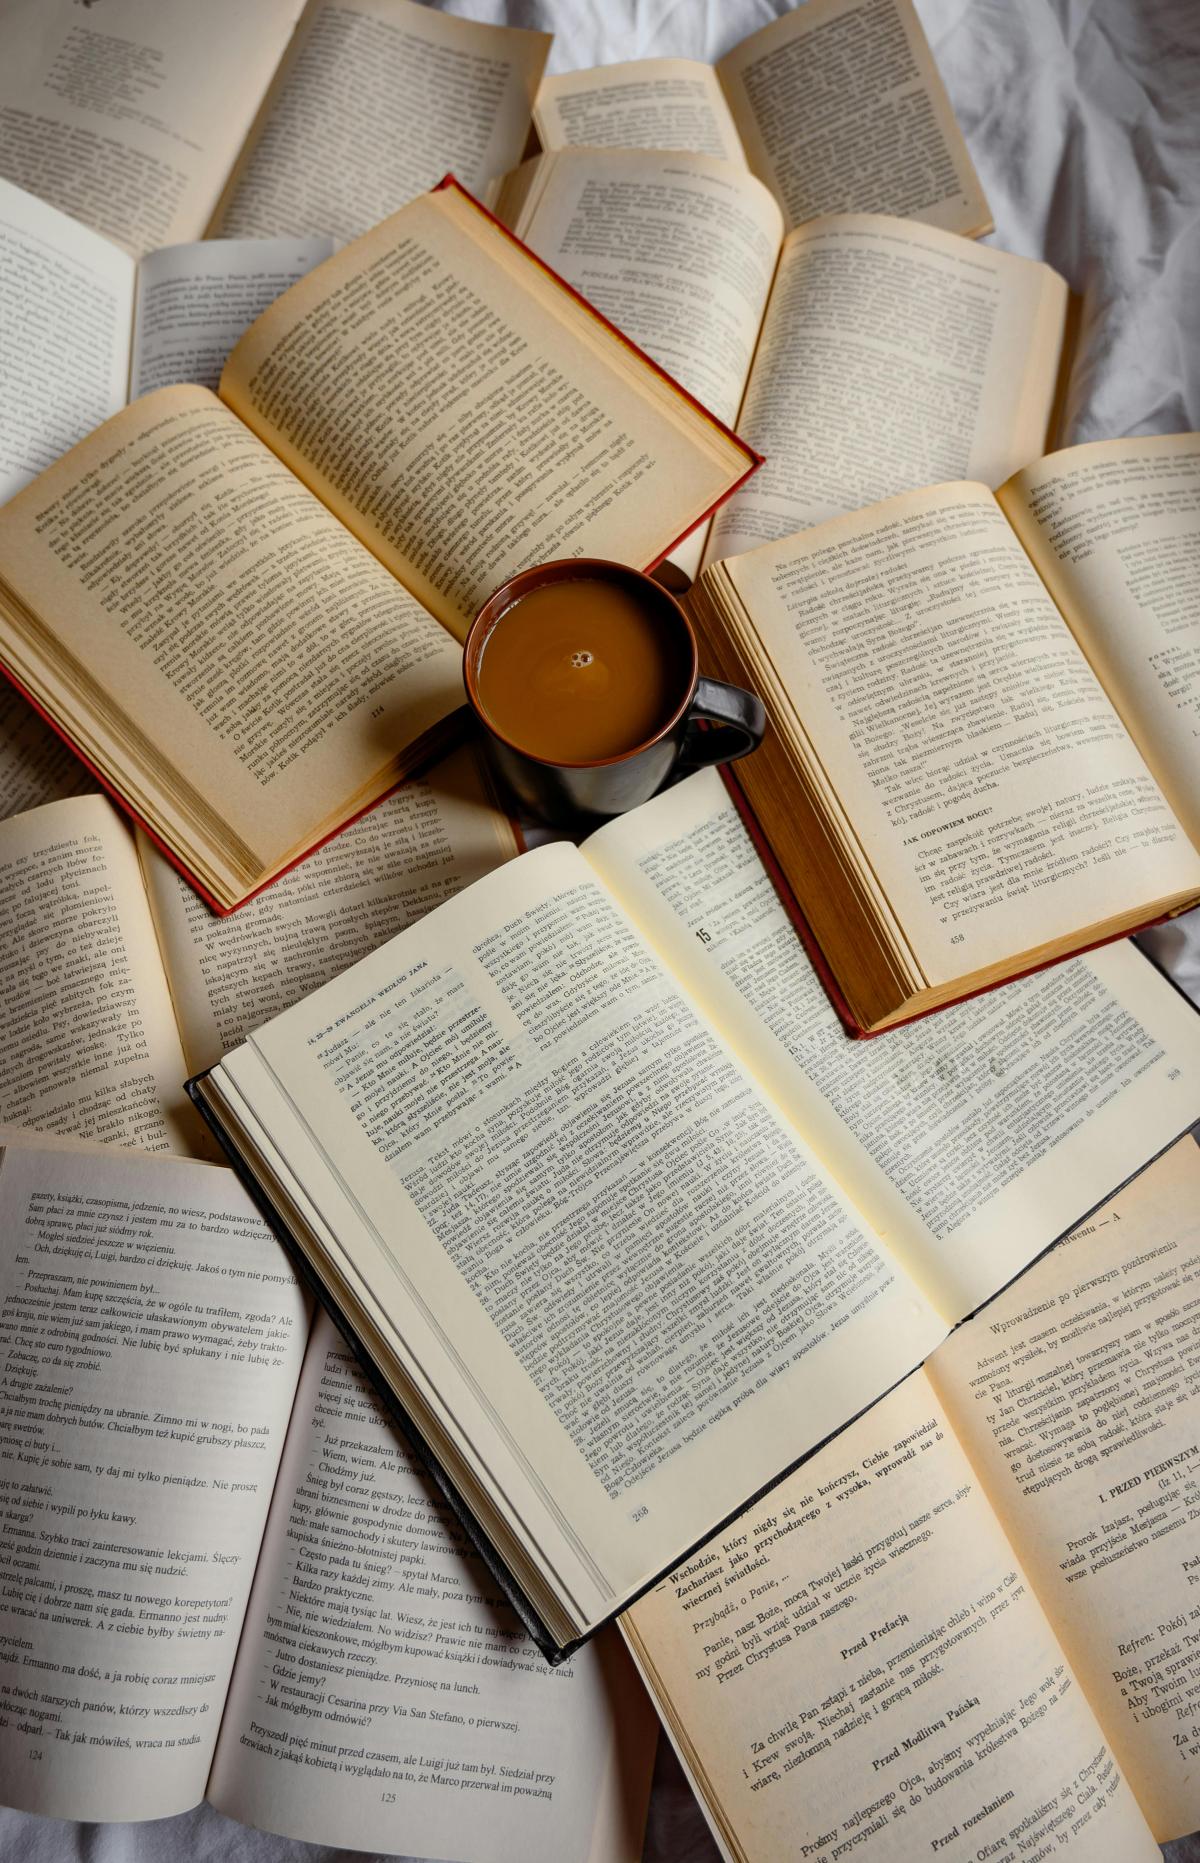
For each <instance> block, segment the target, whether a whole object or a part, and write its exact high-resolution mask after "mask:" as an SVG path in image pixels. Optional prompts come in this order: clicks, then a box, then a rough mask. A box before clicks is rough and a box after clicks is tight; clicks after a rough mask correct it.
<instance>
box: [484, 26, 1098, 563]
mask: <svg viewBox="0 0 1200 1863" xmlns="http://www.w3.org/2000/svg"><path fill="white" fill-rule="evenodd" d="M810 11H812V6H811V0H810V4H809V5H808V6H804V7H799V8H797V10H796V11H795V12H794V13H791V14H789V15H788V16H787V20H786V21H781V22H780V23H781V24H790V22H792V21H803V20H804V19H805V17H806V15H807V14H808V13H809V12H810ZM844 200H845V195H844V193H843V192H842V191H841V190H837V189H830V190H829V192H828V193H826V194H825V195H823V196H822V197H821V198H819V199H817V200H815V201H814V202H813V204H812V208H811V214H812V216H813V217H811V218H809V217H806V218H805V220H804V222H803V224H801V225H799V226H796V227H794V228H793V230H792V231H791V232H789V231H788V230H787V221H786V219H785V217H784V215H783V213H782V211H781V209H780V206H779V204H778V202H777V201H776V200H775V199H774V198H773V196H772V195H771V194H770V193H769V191H768V190H767V188H765V187H764V186H763V184H762V182H761V181H759V180H758V179H757V178H756V177H755V176H754V175H752V174H751V173H750V172H749V170H748V169H745V168H741V167H739V166H737V165H736V164H734V163H732V162H728V161H722V160H720V159H719V158H718V157H715V156H711V155H696V154H687V153H684V152H682V151H679V150H670V151H667V150H659V151H653V150H637V149H607V148H606V149H589V148H579V149H576V148H570V149H561V150H558V151H557V152H555V153H553V154H546V155H540V156H537V157H535V158H533V159H532V160H530V161H528V162H525V163H523V164H522V166H521V167H520V168H518V169H517V170H515V171H514V173H512V174H511V175H508V176H507V177H506V178H505V179H504V181H503V183H502V184H501V185H500V186H499V187H498V188H497V189H496V190H495V191H494V202H493V204H494V206H495V210H496V212H497V213H498V214H499V216H500V218H501V219H502V220H504V222H505V223H506V225H508V226H511V227H512V229H513V231H514V232H515V233H517V234H518V235H519V237H520V238H521V239H523V240H524V241H525V242H526V243H527V244H528V245H530V246H531V247H532V248H533V250H534V251H535V252H537V253H539V254H540V256H541V257H542V258H543V259H545V260H546V261H547V262H548V263H549V264H550V265H553V266H554V268H555V270H556V271H558V272H560V273H561V274H562V276H563V277H564V278H566V279H568V280H569V282H570V283H571V284H573V285H574V286H575V287H576V288H577V289H578V290H580V291H582V292H583V293H584V295H585V296H586V297H587V298H588V299H589V301H590V302H591V303H593V304H596V305H597V306H598V307H599V308H600V309H602V310H603V311H604V313H605V315H606V316H609V317H611V318H612V319H613V321H614V323H616V324H618V325H619V326H620V328H621V329H622V330H624V331H625V332H626V333H627V335H629V336H632V337H633V338H634V339H635V341H636V342H638V343H640V344H641V346H642V348H643V349H645V350H646V351H647V353H648V354H649V355H651V356H653V357H654V359H655V361H656V362H660V363H662V365H663V367H664V368H666V369H668V370H669V371H670V373H671V374H672V375H673V376H675V377H676V379H677V380H678V381H680V382H682V383H683V385H684V386H685V387H686V388H690V389H691V391H692V393H693V394H695V395H697V396H698V397H699V398H700V400H701V401H702V402H703V403H704V405H705V407H707V408H711V409H712V411H713V413H714V414H717V415H719V416H720V417H721V419H723V420H727V421H729V422H730V423H731V424H732V425H734V426H735V427H736V428H737V431H738V432H739V433H740V434H741V435H742V437H743V439H745V440H747V441H748V442H749V443H750V444H751V445H752V446H754V447H755V448H756V450H757V451H758V452H760V453H762V454H764V455H765V457H766V464H765V465H764V466H763V468H762V470H761V471H760V472H757V473H756V474H755V475H754V477H753V479H751V480H749V481H748V482H747V484H746V485H745V486H743V487H742V488H741V489H740V490H739V491H738V492H736V493H735V494H734V495H733V497H732V498H730V499H729V500H728V502H727V503H726V504H724V505H723V506H722V507H721V509H720V511H719V512H718V513H717V514H716V516H715V517H714V519H713V521H712V523H711V525H710V526H709V528H708V532H707V535H703V534H699V533H697V534H696V535H694V536H693V537H692V538H691V539H689V540H688V542H687V543H686V544H684V545H683V546H682V547H681V548H680V549H678V550H675V551H673V552H672V557H673V560H674V561H675V562H676V563H677V564H678V565H679V566H680V567H681V568H682V569H684V570H685V571H686V572H687V573H688V574H690V575H694V574H695V573H696V570H697V569H698V567H699V565H700V561H701V557H702V555H703V557H704V559H705V560H707V561H711V560H713V559H714V558H717V557H723V556H732V555H735V554H736V553H737V552H739V551H741V550H746V549H750V548H752V547H753V546H754V545H756V544H760V543H767V542H771V541H773V540H774V539H775V538H777V537H784V536H787V535H788V534H789V533H790V532H791V531H795V530H800V529H803V528H804V527H805V526H806V525H809V524H817V523H820V522H822V521H823V520H824V519H825V518H830V517H837V516H839V515H840V514H841V513H842V512H844V511H853V510H856V509H857V508H858V507H859V506H860V505H866V504H873V503H875V502H876V501H877V500H878V499H880V498H884V497H888V496H890V495H891V494H892V493H894V492H906V491H912V490H914V489H915V488H916V487H917V486H920V485H929V484H931V483H933V482H935V481H937V480H940V479H960V478H961V479H981V480H983V481H984V482H985V483H986V484H988V485H991V486H997V485H1000V484H1001V483H1002V482H1003V481H1004V480H1005V479H1007V478H1008V477H1009V475H1010V474H1011V473H1013V472H1015V471H1016V470H1017V468H1018V467H1020V466H1023V465H1024V464H1025V463H1026V462H1027V461H1028V460H1030V459H1032V458H1034V457H1035V456H1036V455H1037V454H1039V453H1041V452H1042V451H1043V449H1044V447H1045V445H1046V436H1047V428H1048V426H1049V425H1050V424H1051V421H1052V416H1053V414H1054V410H1055V405H1056V393H1057V384H1058V382H1059V381H1060V380H1061V375H1062V369H1061V365H1062V362H1063V358H1064V355H1065V353H1066V351H1067V349H1068V348H1069V346H1068V345H1066V344H1064V328H1065V323H1066V311H1067V306H1068V294H1067V287H1066V285H1065V283H1064V282H1063V280H1062V279H1061V278H1060V277H1059V276H1058V275H1057V273H1055V272H1053V271H1052V270H1051V269H1050V267H1049V266H1046V265H1042V264H1039V263H1037V262H1036V261H1034V260H1030V259H1021V258H1016V257H1014V256H1013V255H1012V254H1011V253H1006V252H1001V251H999V250H997V249H996V248H995V247H988V246H981V245H977V244H976V243H975V242H974V241H973V240H970V239H967V238H965V237H964V236H963V235H962V234H961V233H958V232H953V231H949V230H947V229H946V228H945V227H944V226H941V225H930V224H929V223H928V221H927V220H926V219H924V218H923V217H922V216H921V214H920V213H915V214H913V215H912V216H910V217H908V218H904V217H903V215H902V205H903V204H902V202H901V201H899V200H897V201H896V203H895V206H894V207H893V208H892V209H891V210H890V211H880V210H877V211H872V212H869V213H868V212H864V211H862V210H858V211H854V212H850V211H846V210H845V208H844V205H843V203H844ZM882 205H883V206H890V205H891V204H890V203H889V202H888V201H887V200H886V199H885V201H884V202H883V203H882Z"/></svg>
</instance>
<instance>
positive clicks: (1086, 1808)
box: [622, 1138, 1200, 1863]
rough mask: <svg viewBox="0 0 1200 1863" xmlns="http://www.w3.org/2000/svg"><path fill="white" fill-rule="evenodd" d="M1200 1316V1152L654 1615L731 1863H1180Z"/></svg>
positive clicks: (1190, 1717)
mask: <svg viewBox="0 0 1200 1863" xmlns="http://www.w3.org/2000/svg"><path fill="white" fill-rule="evenodd" d="M1198 1297H1200V1150H1198V1149H1197V1147H1196V1145H1195V1143H1194V1142H1193V1140H1192V1139H1190V1138H1189V1139H1185V1140H1183V1141H1181V1143H1180V1144H1179V1145H1178V1146H1177V1147H1176V1148H1175V1149H1174V1150H1173V1151H1171V1152H1169V1153H1168V1154H1167V1156H1166V1157H1164V1158H1162V1159H1160V1160H1159V1162H1158V1163H1157V1164H1155V1165H1153V1166H1151V1168H1150V1170H1149V1171H1147V1172H1146V1173H1145V1174H1144V1175H1143V1176H1142V1177H1140V1178H1139V1179H1138V1180H1137V1181H1136V1182H1135V1183H1134V1184H1132V1185H1130V1186H1129V1187H1128V1188H1127V1189H1126V1190H1124V1191H1123V1192H1121V1193H1120V1194H1119V1195H1118V1196H1116V1197H1115V1198H1114V1199H1113V1200H1112V1202H1111V1203H1108V1204H1106V1205H1105V1207H1104V1208H1103V1209H1102V1210H1101V1211H1100V1212H1099V1213H1098V1214H1097V1216H1096V1218H1095V1220H1094V1221H1092V1222H1090V1223H1087V1224H1086V1225H1085V1226H1084V1227H1083V1228H1082V1229H1081V1230H1079V1231H1078V1232H1077V1234H1076V1235H1074V1236H1073V1237H1071V1238H1070V1240H1069V1241H1068V1242H1066V1243H1064V1244H1063V1246H1062V1247H1061V1248H1059V1249H1056V1250H1054V1251H1053V1252H1052V1253H1051V1254H1050V1255H1049V1256H1048V1257H1047V1259H1046V1260H1045V1261H1042V1262H1039V1263H1038V1265H1037V1266H1036V1268H1034V1269H1033V1270H1032V1272H1031V1273H1030V1274H1029V1275H1028V1276H1026V1277H1025V1278H1024V1279H1023V1280H1022V1281H1021V1282H1020V1283H1019V1284H1018V1285H1017V1286H1016V1287H1013V1288H1010V1289H1009V1290H1008V1292H1007V1293H1006V1294H1003V1295H1002V1296H1001V1297H1000V1298H999V1299H998V1300H996V1301H994V1302H993V1303H992V1304H991V1305H990V1306H988V1307H986V1308H985V1309H984V1311H983V1312H982V1313H981V1314H979V1315H978V1316H977V1317H976V1318H975V1319H973V1320H971V1321H970V1322H969V1323H968V1324H967V1325H965V1326H963V1327H961V1328H960V1329H959V1330H958V1332H956V1333H955V1334H954V1336H953V1338H951V1339H949V1340H948V1341H947V1342H946V1344H945V1345H943V1346H941V1347H939V1349H938V1350H937V1351H936V1352H935V1353H934V1354H933V1357H932V1358H931V1359H930V1360H929V1363H928V1364H927V1365H926V1367H925V1368H924V1370H923V1371H922V1372H918V1373H917V1374H916V1375H915V1376H914V1377H913V1378H911V1379H909V1380H908V1381H907V1382H906V1383H904V1384H903V1385H901V1387H900V1388H899V1389H898V1390H897V1391H894V1392H893V1393H892V1394H891V1395H890V1396H889V1397H887V1398H886V1399H885V1400H884V1401H883V1403H881V1404H878V1405H877V1406H876V1407H875V1408H874V1409H873V1410H872V1411H870V1412H869V1413H868V1414H867V1415H866V1416H865V1417H862V1418H860V1419H859V1421H858V1422H857V1423H856V1424H855V1425H854V1427H853V1428H852V1429H850V1430H848V1431H847V1432H846V1433H845V1435H843V1436H841V1437H839V1438H838V1440H837V1441H836V1442H835V1443H832V1444H831V1445H829V1446H828V1447H827V1448H826V1449H824V1450H823V1451H822V1452H821V1454H820V1455H818V1456H816V1457H814V1458H813V1460H812V1461H810V1462H808V1463H807V1464H806V1465H805V1467H804V1468H803V1469H802V1470H800V1471H798V1472H797V1473H796V1474H795V1475H793V1476H791V1477H790V1478H789V1479H788V1480H787V1481H786V1482H784V1483H783V1484H782V1485H781V1486H780V1487H778V1488H776V1489H775V1490H774V1492H773V1493H772V1494H771V1495H770V1496H769V1497H768V1499H767V1500H766V1502H764V1503H760V1504H759V1506H757V1507H756V1508H754V1509H753V1510H752V1511H751V1512H749V1513H748V1514H746V1515H745V1516H744V1517H743V1518H742V1519H741V1520H740V1521H739V1522H738V1523H737V1529H736V1531H735V1532H732V1533H730V1534H728V1535H726V1536H724V1537H723V1538H722V1539H721V1541H720V1542H719V1544H714V1545H713V1546H712V1547H711V1548H710V1549H709V1550H708V1551H706V1552H705V1553H704V1554H703V1555H702V1556H701V1557H700V1558H698V1559H695V1560H693V1561H691V1562H690V1563H688V1564H687V1565H684V1566H682V1567H680V1569H679V1570H678V1571H677V1572H676V1573H674V1574H673V1575H672V1577H671V1578H670V1579H669V1580H668V1581H667V1582H666V1583H665V1584H662V1585H660V1586H659V1587H658V1588H657V1589H656V1590H654V1591H653V1592H651V1593H649V1594H648V1595H647V1596H646V1597H645V1598H643V1599H642V1600H641V1601H640V1602H639V1603H638V1604H636V1605H635V1606H634V1607H633V1609H632V1610H631V1611H630V1612H629V1613H628V1615H627V1616H626V1617H625V1618H624V1619H623V1620H622V1626H623V1628H624V1630H625V1634H626V1636H627V1638H628V1641H629V1643H630V1645H631V1647H632V1648H633V1650H634V1652H635V1654H636V1655H637V1657H638V1660H639V1662H640V1665H641V1668H642V1673H643V1675H644V1677H645V1679H646V1681H647V1683H648V1684H649V1687H650V1689H651V1692H652V1693H653V1695H654V1697H655V1699H656V1701H657V1703H658V1706H659V1709H660V1712H661V1714H662V1716H663V1718H664V1720H665V1722H666V1725H667V1727H668V1728H669V1729H670V1731H671V1734H672V1737H673V1738H674V1740H675V1742H676V1744H677V1746H678V1749H679V1752H680V1754H681V1756H682V1758H683V1761H684V1764H685V1766H686V1768H687V1770H688V1773H689V1776H690V1778H691V1780H692V1783H693V1786H694V1787H695V1789H696V1792H697V1794H698V1796H699V1798H700V1802H701V1804H702V1805H703V1807H704V1809H705V1811H706V1813H707V1815H708V1817H709V1820H710V1822H711V1824H712V1828H713V1831H714V1834H715V1835H716V1837H717V1840H718V1842H719V1844H720V1846H721V1850H722V1853H723V1854H724V1855H725V1856H727V1857H733V1858H737V1859H738V1860H739V1863H755V1860H757V1863H774V1859H775V1858H777V1857H778V1856H780V1855H781V1854H783V1853H784V1850H785V1849H786V1851H787V1853H788V1854H791V1855H795V1856H803V1857H810V1858H812V1859H813V1863H834V1860H835V1859H837V1858H840V1857H844V1856H848V1855H854V1856H862V1857H863V1858H865V1859H867V1860H868V1863H909V1860H910V1859H911V1858H913V1857H918V1856H930V1855H937V1856H943V1857H946V1858H949V1859H950V1860H951V1863H976V1859H978V1858H984V1859H988V1858H994V1859H996V1863H1017V1860H1018V1859H1021V1858H1033V1857H1047V1856H1050V1855H1054V1856H1059V1855H1061V1854H1062V1853H1063V1852H1064V1851H1065V1852H1068V1853H1070V1854H1071V1855H1073V1856H1078V1857H1080V1858H1086V1859H1087V1863H1158V1859H1159V1850H1158V1844H1159V1842H1166V1841H1168V1840H1170V1839H1172V1838H1175V1837H1178V1836H1180V1835H1182V1834H1184V1833H1185V1832H1190V1831H1192V1830H1193V1829H1194V1828H1195V1826H1196V1824H1197V1823H1198V1822H1200V1782H1198V1779H1197V1770H1196V1761H1197V1759H1198V1758H1200V1732H1198V1730H1197V1727H1196V1699H1197V1695H1198V1693H1200V1633H1198V1630H1197V1625H1198V1624H1200V1601H1198V1598H1197V1590H1196V1587H1197V1584H1198V1583H1200V1556H1198V1554H1197V1522H1200V1449H1198V1448H1197V1442H1196V1387H1195V1374H1194V1370H1193V1369H1192V1366H1193V1365H1194V1356H1195V1313H1196V1307H1197V1299H1198ZM785 1832H786V1845H785V1843H784V1841H783V1833H785Z"/></svg>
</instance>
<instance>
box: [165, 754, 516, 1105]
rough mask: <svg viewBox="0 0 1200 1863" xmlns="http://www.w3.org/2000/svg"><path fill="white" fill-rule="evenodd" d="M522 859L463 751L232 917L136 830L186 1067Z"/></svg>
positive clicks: (212, 1056)
mask: <svg viewBox="0 0 1200 1863" xmlns="http://www.w3.org/2000/svg"><path fill="white" fill-rule="evenodd" d="M515 852H516V841H515V839H514V836H513V831H512V826H511V824H510V822H509V820H508V817H507V816H505V815H503V814H501V813H500V811H499V810H498V809H497V808H496V806H495V803H494V801H493V800H492V798H491V795H490V792H489V791H488V789H487V788H486V787H485V785H484V782H483V780H482V777H481V773H480V768H479V763H478V760H477V754H476V753H475V752H474V751H472V750H470V749H467V748H464V749H462V750H459V751H456V752H455V753H454V755H453V756H452V757H450V758H447V759H446V760H445V761H444V762H442V763H440V764H439V765H438V766H437V767H436V769H434V770H433V771H431V772H430V775H429V777H428V778H427V779H425V780H422V781H420V782H410V783H405V784H403V785H402V787H401V788H399V789H398V790H396V792H395V794H394V795H391V796H389V797H388V798H387V800H386V801H385V802H381V803H380V804H379V806H378V808H374V809H371V810H370V811H369V812H368V813H367V814H366V815H364V816H362V817H361V818H360V819H359V820H358V821H357V822H354V823H352V824H351V826H350V827H349V828H347V829H346V830H345V832H344V833H343V834H340V835H338V836H337V837H336V838H335V839H334V840H332V841H330V842H328V843H327V844H326V845H325V846H324V847H322V848H318V850H317V852H316V853H315V854H313V855H312V856H311V858H310V859H308V860H306V861H304V862H302V864H301V865H300V866H299V867H297V868H295V870H294V871H293V872H291V873H288V874H285V875H284V876H283V878H282V879H281V880H277V881H276V882H275V883H274V885H272V886H270V887H268V888H267V890H266V892H265V893H263V894H262V896H261V897H260V898H258V899H252V900H251V901H250V903H249V904H248V905H246V906H243V907H242V909H241V910H240V911H239V912H235V913H232V914H231V915H230V916H229V917H228V918H217V917H216V916H215V915H214V914H213V913H211V912H210V911H209V910H208V907H207V906H206V905H204V903H203V901H202V900H200V899H199V898H198V897H197V895H196V893H195V892H194V891H193V889H192V888H191V887H190V886H189V885H188V884H187V882H186V881H185V880H183V879H182V878H181V877H180V875H179V874H178V873H177V872H176V871H175V869H174V867H172V866H171V865H170V864H169V862H167V861H166V860H164V859H163V857H162V855H161V854H159V853H157V852H156V851H155V849H154V848H153V847H152V845H151V844H150V842H149V841H148V840H147V839H146V837H145V836H144V835H139V836H138V855H139V858H140V860H141V864H142V872H143V874H144V876H145V881H146V892H147V894H148V895H149V899H150V907H151V910H152V912H153V914H154V921H155V926H156V928H157V931H158V939H159V944H160V946H161V949H162V959H163V964H164V966H165V969H166V972H167V979H168V982H169V983H170V986H171V995H172V998H173V1000H174V1004H175V1015H176V1019H177V1021H178V1023H179V1029H180V1033H181V1035H182V1038H183V1045H184V1052H185V1054H186V1056H187V1066H188V1072H189V1073H191V1074H197V1073H199V1072H200V1070H201V1069H202V1068H206V1067H211V1066H212V1065H213V1063H214V1062H216V1061H219V1060H220V1059H221V1056H222V1055H223V1054H226V1053H228V1051H229V1050H230V1049H231V1048H234V1047H236V1046H237V1044H238V1043H239V1042H241V1041H244V1040H245V1038H246V1036H247V1035H248V1034H249V1032H250V1030H251V1029H252V1028H255V1027H256V1026H257V1025H258V1024H259V1023H261V1022H262V1021H263V1020H264V1019H266V1018H269V1017H271V1016H274V1015H278V1014H279V1013H280V1011H282V1010H284V1009H290V1008H291V1006H292V1004H293V1003H297V1002H299V1001H300V999H301V998H302V997H305V996H308V995H310V994H311V992H312V991H313V990H315V989H317V988H319V986H320V985H321V984H323V983H328V982H329V980H330V978H331V977H336V976H337V975H338V973H339V972H340V971H343V970H345V969H347V968H348V967H349V965H351V964H354V963H357V962H358V960H359V958H361V957H365V956H366V955H367V953H368V952H370V951H374V950H375V949H376V948H377V947H378V946H379V945H381V944H384V943H385V942H386V941H387V940H388V939H389V938H392V937H394V936H395V935H396V933H397V932H399V931H403V929H404V928H405V926H406V925H410V924H413V923H415V921H416V920H417V919H419V918H421V917H423V916H424V914H425V913H426V912H429V911H431V910H432V908H433V907H434V906H438V905H441V903H442V902H443V900H445V899H449V898H450V897H451V895H452V894H454V893H457V892H459V891H460V890H461V889H462V888H463V887H464V886H468V885H469V884H470V883H471V881H473V880H477V879H479V878H480V877H481V876H482V875H483V874H485V873H488V872H490V870H491V869H492V868H493V867H495V866H498V865H499V864H500V862H501V861H502V860H507V859H508V858H509V857H510V856H511V855H512V854H514V853H515Z"/></svg>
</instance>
